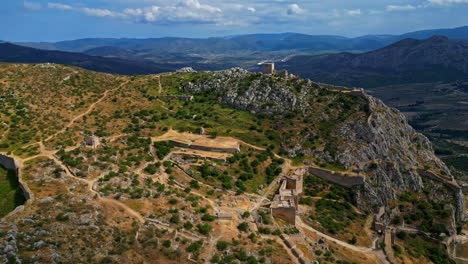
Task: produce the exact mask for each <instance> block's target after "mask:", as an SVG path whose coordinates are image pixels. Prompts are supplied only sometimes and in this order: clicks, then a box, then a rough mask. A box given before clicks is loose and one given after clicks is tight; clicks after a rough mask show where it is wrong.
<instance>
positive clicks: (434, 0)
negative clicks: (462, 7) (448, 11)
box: [428, 0, 468, 5]
mask: <svg viewBox="0 0 468 264" xmlns="http://www.w3.org/2000/svg"><path fill="white" fill-rule="evenodd" d="M428 2H429V3H431V4H434V5H450V4H462V3H468V0H428Z"/></svg>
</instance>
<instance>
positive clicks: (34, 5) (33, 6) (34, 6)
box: [23, 1, 42, 11]
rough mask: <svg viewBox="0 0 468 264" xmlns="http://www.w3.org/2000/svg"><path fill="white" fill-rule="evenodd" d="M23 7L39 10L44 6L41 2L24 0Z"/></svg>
mask: <svg viewBox="0 0 468 264" xmlns="http://www.w3.org/2000/svg"><path fill="white" fill-rule="evenodd" d="M23 7H24V8H25V9H27V10H31V11H36V10H39V9H41V8H42V6H41V4H39V3H33V2H28V1H24V2H23Z"/></svg>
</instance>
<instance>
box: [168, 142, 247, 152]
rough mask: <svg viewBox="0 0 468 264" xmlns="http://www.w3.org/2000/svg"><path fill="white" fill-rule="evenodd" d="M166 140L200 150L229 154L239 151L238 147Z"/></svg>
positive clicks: (177, 145)
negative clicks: (221, 146) (216, 146)
mask: <svg viewBox="0 0 468 264" xmlns="http://www.w3.org/2000/svg"><path fill="white" fill-rule="evenodd" d="M168 142H169V143H171V144H172V145H174V146H176V147H179V148H188V149H195V150H201V151H208V152H219V153H230V154H236V153H239V152H240V148H213V147H205V146H199V145H193V144H190V143H183V142H179V141H175V140H168Z"/></svg>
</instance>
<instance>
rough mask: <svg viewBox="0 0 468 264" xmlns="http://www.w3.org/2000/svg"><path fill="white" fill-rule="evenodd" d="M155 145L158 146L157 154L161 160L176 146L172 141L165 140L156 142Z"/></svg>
mask: <svg viewBox="0 0 468 264" xmlns="http://www.w3.org/2000/svg"><path fill="white" fill-rule="evenodd" d="M153 146H154V147H155V148H156V156H158V159H160V160H162V159H164V158H165V157H166V156H167V155H168V154H169V153H170V152H171V150H172V148H174V146H173V145H172V144H171V143H169V142H165V141H159V142H154V144H153Z"/></svg>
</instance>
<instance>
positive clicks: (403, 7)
mask: <svg viewBox="0 0 468 264" xmlns="http://www.w3.org/2000/svg"><path fill="white" fill-rule="evenodd" d="M415 9H416V6H413V5H388V6H387V8H386V10H387V11H409V10H415Z"/></svg>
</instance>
